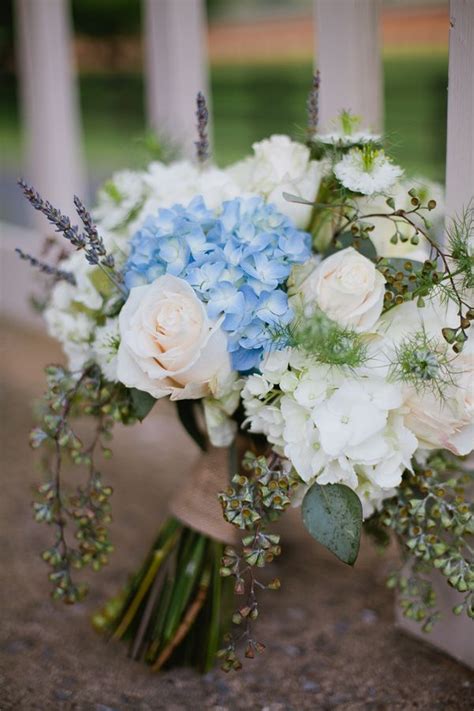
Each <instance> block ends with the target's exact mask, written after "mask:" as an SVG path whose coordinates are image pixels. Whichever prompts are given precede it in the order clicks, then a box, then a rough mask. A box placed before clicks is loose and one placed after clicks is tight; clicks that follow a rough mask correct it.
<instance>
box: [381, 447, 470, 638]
mask: <svg viewBox="0 0 474 711" xmlns="http://www.w3.org/2000/svg"><path fill="white" fill-rule="evenodd" d="M469 474H470V473H469V472H466V471H465V470H464V469H463V463H462V460H461V459H460V458H457V457H454V456H453V455H451V454H449V453H447V452H444V451H442V452H441V451H440V452H434V453H433V454H431V455H430V457H429V458H428V461H427V463H426V466H424V467H422V466H420V465H415V470H414V472H413V473H410V472H406V474H405V477H404V480H403V482H402V484H401V486H400V488H399V490H398V492H397V496H396V497H394V498H392V499H389V500H387V501H386V502H385V504H384V508H383V510H382V512H380V513H379V514H377V515H376V516H375V517H374V521H373V522H372V526H374V525H375V524H376V523H378V524H379V526H381V527H385V528H387V529H389V530H390V529H391V530H392V531H394V532H395V533H396V534H397V537H398V539H399V540H400V542H401V543H402V545H403V547H404V551H405V556H406V557H407V558H409V557H411V558H414V559H415V564H414V566H413V568H412V571H411V574H410V575H408V576H406V575H405V574H403V573H401V572H398V573H394V574H393V575H392V576H391V578H390V579H389V585H390V586H391V587H396V588H397V589H398V590H399V591H400V593H401V604H402V607H403V610H404V614H405V615H407V616H408V617H410V618H412V619H414V620H417V621H418V622H420V623H422V624H423V627H424V629H425V630H426V631H429V630H430V629H431V627H432V626H433V624H434V622H435V621H436V619H437V618H438V616H439V615H438V612H437V611H436V609H435V606H436V599H435V596H434V592H433V590H432V586H431V583H430V581H429V580H427V579H426V578H423V573H426V572H432V571H434V570H439V571H440V572H441V573H442V574H443V575H444V576H445V578H446V581H447V583H448V584H449V585H450V586H451V587H453V588H454V589H455V590H457V591H458V592H459V593H461V594H462V595H464V600H463V602H462V603H461V604H460V605H457V606H456V608H455V609H454V610H453V612H455V614H462V613H463V612H465V613H466V614H467V615H468V617H470V618H473V619H474V559H473V548H472V536H473V535H474V506H473V505H472V503H469V502H468V501H466V486H467V485H468V484H469V483H470V482H471V481H472V479H471V477H470V476H469ZM471 476H472V475H471Z"/></svg>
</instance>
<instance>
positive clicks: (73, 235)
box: [18, 179, 87, 249]
mask: <svg viewBox="0 0 474 711" xmlns="http://www.w3.org/2000/svg"><path fill="white" fill-rule="evenodd" d="M18 185H19V186H20V188H21V189H22V190H23V194H24V195H25V197H26V199H27V200H28V201H29V202H30V203H31V205H32V206H33V207H34V208H35V210H38V211H39V212H42V213H43V215H44V216H45V217H46V219H47V220H48V222H49V223H50V224H51V225H53V227H55V228H56V232H61V233H62V235H63V237H65V239H67V240H68V242H70V243H71V244H72V246H73V247H76V249H85V248H86V246H87V241H86V238H85V236H84V235H83V234H80V232H79V228H78V227H77V225H71V220H70V219H69V217H67V216H66V215H63V214H62V213H61V212H60V211H59V210H58V209H57V208H55V207H53V205H51V203H50V202H49V201H48V200H43V198H42V197H41V195H40V194H39V193H38V192H37V191H36V190H34V188H32V187H31V186H30V185H28V184H27V183H25V181H24V180H22V179H20V180H19V181H18Z"/></svg>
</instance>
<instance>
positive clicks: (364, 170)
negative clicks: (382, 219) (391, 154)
mask: <svg viewBox="0 0 474 711" xmlns="http://www.w3.org/2000/svg"><path fill="white" fill-rule="evenodd" d="M334 175H335V176H336V178H337V179H338V180H339V182H340V183H341V185H343V186H344V187H345V188H347V189H348V190H351V191H352V192H355V193H361V194H362V195H375V194H377V193H387V192H388V191H389V190H390V188H391V187H392V186H393V185H394V183H395V182H396V181H397V180H399V178H401V176H402V175H403V170H402V169H401V168H400V167H399V166H398V165H394V164H393V163H392V162H391V161H390V159H389V158H387V156H386V155H385V153H384V152H383V151H382V150H375V149H374V148H373V147H372V146H367V147H365V148H362V149H360V148H352V149H351V150H350V151H349V152H348V153H346V154H345V155H344V156H343V157H342V158H341V160H340V161H339V162H338V163H336V165H335V166H334Z"/></svg>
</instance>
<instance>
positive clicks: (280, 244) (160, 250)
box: [125, 197, 311, 371]
mask: <svg viewBox="0 0 474 711" xmlns="http://www.w3.org/2000/svg"><path fill="white" fill-rule="evenodd" d="M310 243H311V240H310V235H309V234H308V233H306V232H302V231H301V230H297V229H296V227H295V226H294V224H293V223H292V221H291V220H290V219H289V218H288V217H286V216H285V215H282V214H281V213H280V212H278V210H277V208H276V207H275V206H274V205H272V204H267V203H265V202H264V201H263V200H262V198H260V197H249V198H236V199H234V200H229V201H228V202H224V203H223V205H222V210H221V213H220V214H219V215H217V216H216V215H215V214H214V213H213V212H212V211H211V210H208V209H207V208H206V205H205V204H204V201H203V199H202V198H201V197H196V198H194V199H193V200H192V201H191V203H190V204H189V205H188V206H187V207H184V206H183V205H174V206H173V207H172V208H170V209H161V210H159V211H158V214H156V215H151V216H149V217H148V218H147V219H146V221H145V222H144V224H143V226H142V227H141V229H140V230H139V231H138V232H136V234H135V235H134V236H133V238H132V240H131V251H130V256H129V258H128V261H127V263H126V265H125V283H126V285H127V287H128V288H129V289H131V288H133V287H134V286H140V285H142V284H149V283H151V282H152V281H154V280H155V279H156V278H157V277H159V276H161V275H162V274H173V275H174V276H177V277H180V278H182V279H185V280H186V281H187V282H188V283H189V284H190V285H191V286H192V287H193V288H194V289H195V291H196V293H197V294H198V295H199V297H200V298H201V299H202V300H203V301H204V302H205V303H206V304H207V311H208V314H209V317H210V318H213V319H214V318H215V319H217V318H221V317H222V316H223V317H224V318H223V322H222V328H223V329H224V331H226V332H227V334H228V343H229V351H230V353H231V354H232V364H233V367H234V368H235V370H238V371H247V370H251V369H252V368H255V367H256V366H258V363H259V361H260V358H261V355H262V353H263V352H264V351H265V350H267V349H269V348H270V346H271V343H272V336H271V333H272V330H273V331H275V329H276V328H278V327H279V326H284V325H286V324H288V323H289V322H290V321H291V319H292V317H293V313H292V311H291V308H290V307H289V305H288V297H287V295H286V292H285V291H284V288H282V287H283V286H284V283H285V282H286V280H287V278H288V276H289V274H290V271H291V267H292V266H293V264H300V263H302V262H305V261H306V260H307V259H308V258H309V257H310V254H311V250H310Z"/></svg>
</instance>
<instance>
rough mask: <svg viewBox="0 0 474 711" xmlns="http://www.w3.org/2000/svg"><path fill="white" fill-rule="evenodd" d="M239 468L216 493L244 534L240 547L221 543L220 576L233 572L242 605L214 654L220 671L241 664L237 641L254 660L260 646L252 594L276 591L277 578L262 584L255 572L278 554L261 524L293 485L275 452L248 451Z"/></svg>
mask: <svg viewBox="0 0 474 711" xmlns="http://www.w3.org/2000/svg"><path fill="white" fill-rule="evenodd" d="M242 466H243V469H244V470H245V471H246V472H247V474H248V476H241V475H238V474H236V475H235V476H234V477H233V479H232V486H230V487H229V488H228V489H226V491H224V492H222V493H221V494H220V495H219V498H220V501H221V504H222V508H223V512H224V518H225V519H226V521H228V522H229V523H232V524H233V525H234V526H237V527H238V528H239V529H242V530H244V531H246V532H247V533H246V535H245V536H244V537H243V539H242V551H240V552H238V551H236V550H235V548H233V547H232V546H226V548H225V550H224V557H223V559H222V568H221V575H223V576H224V577H228V576H233V577H234V578H235V585H234V592H235V594H236V595H239V596H242V597H243V604H242V605H240V606H239V608H238V609H237V610H236V612H235V613H234V615H233V617H232V621H233V622H234V624H235V625H239V626H241V627H242V632H241V633H240V634H238V635H232V634H228V635H227V636H226V638H225V642H226V646H225V647H224V648H223V649H221V650H220V651H219V653H218V657H219V658H220V659H222V669H223V670H224V671H226V672H228V671H231V670H238V669H240V668H241V667H242V662H241V660H240V658H239V655H238V646H239V645H240V643H243V644H244V645H245V657H246V658H248V659H253V658H254V657H255V653H259V654H261V653H262V652H263V651H264V649H265V645H264V644H263V643H262V642H259V641H258V640H257V639H256V638H255V636H254V632H253V626H252V623H253V622H254V621H255V620H256V619H257V617H258V615H259V603H258V597H257V592H258V591H262V590H278V589H279V588H280V581H279V580H278V578H275V579H274V580H272V581H271V582H270V583H267V584H264V583H262V582H261V581H260V580H258V579H257V577H256V574H255V570H256V568H264V567H265V565H267V564H268V563H271V561H272V560H273V559H274V557H275V556H278V555H280V553H281V548H280V545H279V544H280V536H278V535H276V534H271V533H267V532H266V528H267V526H268V523H269V522H270V521H275V520H277V519H278V518H279V517H280V516H281V514H282V513H283V512H284V511H285V509H286V508H287V507H288V506H289V504H290V496H291V489H292V486H293V483H294V482H293V481H292V479H291V476H289V475H288V474H286V473H285V472H284V471H283V464H282V462H281V460H280V459H279V457H278V456H277V455H272V457H271V458H269V459H267V458H266V457H263V456H261V457H257V456H255V454H253V453H251V452H247V454H246V455H245V457H244V459H243V462H242Z"/></svg>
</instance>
